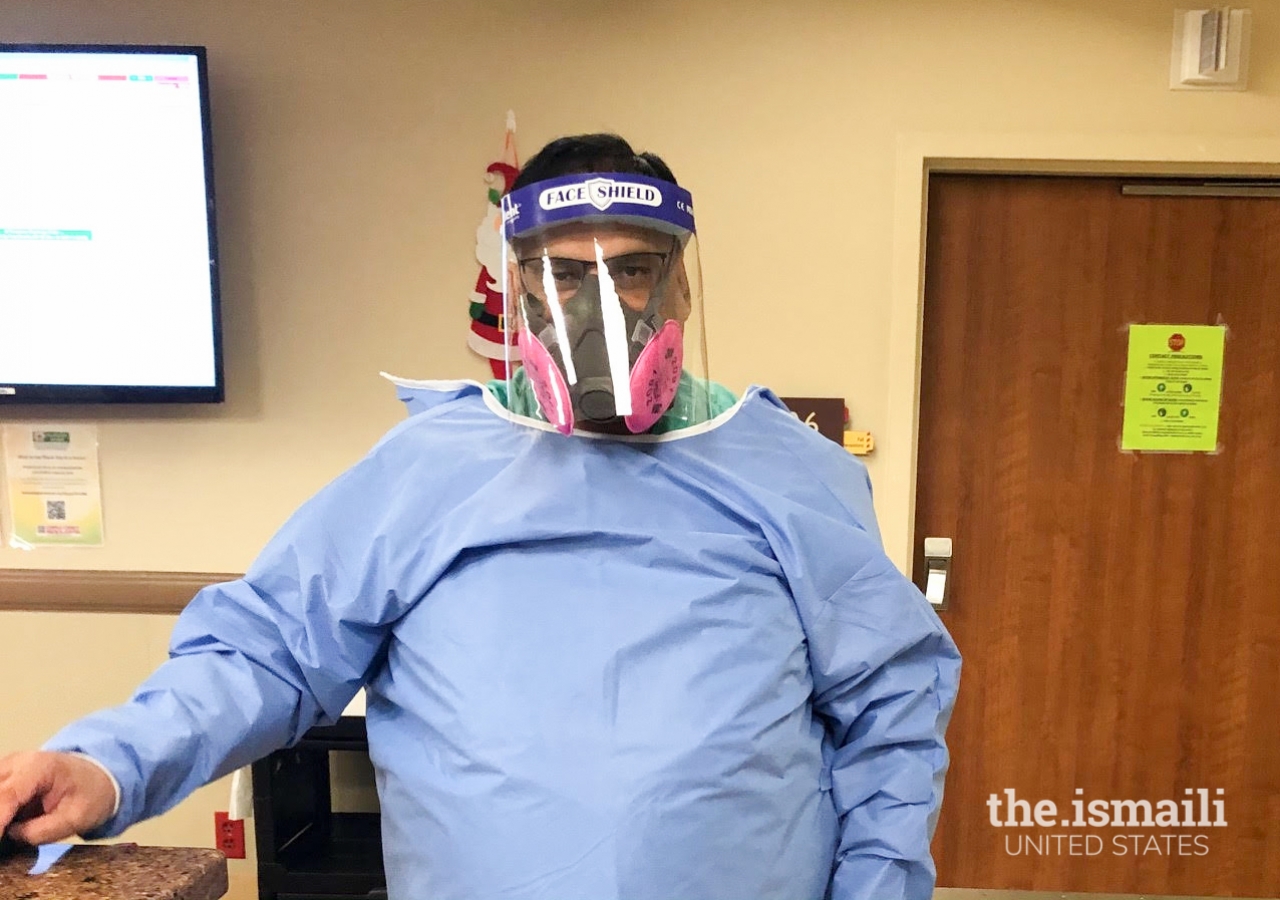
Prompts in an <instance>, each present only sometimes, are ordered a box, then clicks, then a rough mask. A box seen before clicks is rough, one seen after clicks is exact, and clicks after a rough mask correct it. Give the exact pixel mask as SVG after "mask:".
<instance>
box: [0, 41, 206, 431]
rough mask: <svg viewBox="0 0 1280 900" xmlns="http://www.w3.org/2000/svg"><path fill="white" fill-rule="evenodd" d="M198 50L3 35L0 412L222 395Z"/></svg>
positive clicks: (0, 54)
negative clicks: (17, 39) (18, 40)
mask: <svg viewBox="0 0 1280 900" xmlns="http://www.w3.org/2000/svg"><path fill="white" fill-rule="evenodd" d="M211 144H212V141H211V137H210V124H209V85H208V77H207V68H206V63H205V51H204V48H203V47H152V46H103V45H91V46H84V45H77V46H70V45H45V44H40V45H31V44H24V45H17V44H0V406H3V405H6V404H14V403H175V402H176V403H217V402H220V401H221V400H222V399H223V376H222V333H221V323H220V312H219V301H218V254H217V242H216V239H215V227H214V204H213V160H212V150H211Z"/></svg>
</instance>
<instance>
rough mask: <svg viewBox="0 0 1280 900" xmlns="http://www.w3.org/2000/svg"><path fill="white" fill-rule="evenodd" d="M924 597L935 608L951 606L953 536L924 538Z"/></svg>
mask: <svg viewBox="0 0 1280 900" xmlns="http://www.w3.org/2000/svg"><path fill="white" fill-rule="evenodd" d="M924 564H925V582H924V598H925V599H926V600H928V601H929V605H930V606H932V607H933V608H934V609H939V610H941V609H947V608H949V604H948V600H949V599H950V597H949V591H948V588H949V587H950V586H951V538H945V537H927V538H925V539H924Z"/></svg>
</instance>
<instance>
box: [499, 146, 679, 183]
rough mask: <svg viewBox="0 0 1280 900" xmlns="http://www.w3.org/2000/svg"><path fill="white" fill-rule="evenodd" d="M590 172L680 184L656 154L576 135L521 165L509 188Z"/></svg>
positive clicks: (543, 150)
mask: <svg viewBox="0 0 1280 900" xmlns="http://www.w3.org/2000/svg"><path fill="white" fill-rule="evenodd" d="M589 172H620V173H622V174H623V175H645V176H647V177H649V178H657V179H660V180H662V181H669V182H671V183H672V184H678V183H679V182H677V181H676V176H675V175H673V174H671V169H670V168H669V167H668V166H667V164H666V163H665V162H663V161H662V158H661V157H659V156H658V155H657V154H655V153H636V151H635V150H633V149H632V148H631V145H630V144H628V143H627V142H626V141H625V140H623V139H622V138H620V137H618V136H617V135H616V134H575V135H570V136H568V137H562V138H556V139H555V140H554V141H552V142H551V143H549V144H547V146H545V147H543V148H542V149H541V150H539V151H538V152H537V153H535V154H534V155H533V158H532V159H530V160H529V161H528V162H527V163H525V164H524V168H523V169H521V170H520V174H519V175H518V176H516V180H515V182H514V183H513V184H512V186H511V189H512V190H513V191H514V190H517V189H519V188H522V187H527V186H528V185H531V184H536V183H537V182H539V181H546V180H547V179H548V178H558V177H560V176H561V175H585V174H587V173H589Z"/></svg>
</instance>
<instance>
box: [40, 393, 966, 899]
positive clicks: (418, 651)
mask: <svg viewBox="0 0 1280 900" xmlns="http://www.w3.org/2000/svg"><path fill="white" fill-rule="evenodd" d="M401 390H402V396H403V398H404V399H405V400H406V401H407V402H408V404H409V407H410V410H411V412H413V413H414V414H413V415H411V416H410V418H409V419H408V420H407V421H405V422H404V423H402V424H401V425H399V426H398V427H396V428H394V429H392V430H391V431H390V432H389V433H388V434H387V435H386V437H385V438H384V439H383V440H382V441H381V442H380V443H379V444H378V445H377V446H376V447H375V448H374V449H373V450H372V451H371V452H370V453H369V454H368V455H367V456H366V457H365V458H364V459H363V460H362V461H361V462H359V463H358V464H356V465H355V466H354V467H352V468H351V469H350V470H349V471H347V472H346V473H345V474H343V475H341V476H340V477H339V478H338V479H337V480H335V481H334V482H333V483H332V484H330V485H329V486H328V487H326V488H324V489H323V490H322V491H321V492H320V493H319V494H318V495H317V496H316V497H314V498H313V499H312V500H310V501H309V502H308V503H306V504H305V505H304V506H303V507H302V508H301V509H300V510H299V511H298V512H297V513H296V514H295V515H294V516H293V517H292V518H291V519H290V521H289V522H288V523H287V524H286V525H285V526H284V527H283V529H282V530H281V531H280V532H279V534H278V535H277V536H276V537H275V538H274V539H273V540H272V541H271V542H270V544H269V545H268V546H267V547H266V549H265V550H264V552H263V553H262V555H261V556H260V557H259V558H258V559H257V560H256V561H255V562H254V564H253V565H252V567H251V568H250V570H249V571H248V573H247V574H246V575H245V577H244V578H243V579H241V580H239V581H234V582H230V583H227V584H218V585H213V586H210V587H208V588H206V589H204V590H202V591H200V593H199V594H198V595H197V596H196V597H195V598H194V600H193V601H192V603H191V604H190V606H189V607H188V608H187V610H186V611H185V612H184V613H183V614H182V615H181V617H180V618H179V620H178V624H177V627H176V630H175V633H174V637H173V643H172V647H171V658H170V659H169V661H168V662H166V663H165V664H164V665H163V666H161V667H160V669H159V670H158V671H157V672H156V673H155V674H154V675H153V676H152V677H151V678H150V679H149V680H148V681H146V682H145V683H144V684H143V685H142V687H141V688H140V689H139V691H138V692H137V694H136V695H135V696H134V697H133V698H132V699H131V700H130V701H129V702H127V703H125V704H124V705H122V706H119V707H116V708H114V709H110V710H105V711H103V712H100V713H96V714H94V715H91V716H89V717H88V718H85V719H83V720H81V721H79V722H76V723H74V724H73V725H71V726H69V727H68V728H66V729H65V730H63V731H62V732H61V733H59V734H58V735H57V736H56V737H55V738H54V739H53V740H52V741H51V742H50V743H49V744H48V745H47V746H48V748H50V749H59V750H75V751H80V752H83V753H86V754H89V755H90V756H92V757H93V758H95V759H97V760H99V761H101V762H102V763H103V764H105V765H106V767H107V768H108V769H109V770H110V771H111V772H112V773H113V774H114V775H115V776H116V778H117V780H118V781H119V783H120V785H121V788H122V802H121V805H120V808H119V810H118V812H117V814H116V815H115V816H114V817H113V818H112V819H111V820H109V821H108V822H107V823H106V824H105V825H104V826H103V827H102V828H101V829H100V830H99V831H98V832H95V834H94V835H93V836H97V837H105V836H112V835H115V834H118V833H119V832H120V831H122V830H123V829H125V828H126V827H128V826H129V825H130V824H132V823H134V822H137V821H139V820H140V819H143V818H145V817H148V816H153V815H156V814H158V813H161V812H163V811H164V810H166V809H168V808H170V807H171V806H173V805H174V804H175V803H177V802H178V801H179V800H181V799H182V798H183V797H185V796H186V795H187V794H188V793H190V792H191V791H192V790H194V789H195V788H197V787H199V786H200V785H202V784H204V783H206V782H208V781H209V780H211V779H214V778H217V777H219V776H221V775H224V774H226V773H227V772H230V771H232V770H233V769H235V768H237V767H240V766H243V765H245V764H247V763H249V762H251V761H252V760H255V759H258V758H260V757H262V756H264V755H266V754H268V753H270V752H271V751H273V750H276V749H277V748H280V747H283V746H285V745H288V744H290V743H292V742H295V741H297V740H299V739H300V738H301V737H302V735H303V733H304V732H306V731H307V729H309V728H310V727H311V726H313V725H315V724H316V723H318V722H330V721H333V720H334V719H336V718H337V717H338V716H339V715H340V713H341V712H342V710H343V708H344V707H345V706H346V705H347V703H348V701H349V700H350V699H351V698H352V696H353V695H354V694H355V693H356V691H357V690H358V689H359V688H360V687H361V686H366V687H367V706H368V730H369V747H370V756H371V758H372V761H373V765H374V767H375V771H376V775H377V785H378V793H379V797H380V800H381V807H382V828H383V838H384V841H383V844H384V853H385V860H386V874H387V882H388V888H389V893H390V896H391V898H392V900H773V898H777V900H821V898H824V897H830V898H832V900H864V898H865V900H871V898H875V900H893V898H900V897H901V898H918V900H924V898H926V897H928V896H929V895H930V893H931V890H932V886H933V866H932V862H931V859H930V855H929V838H930V834H931V832H932V828H933V823H934V819H935V816H936V812H937V809H938V805H939V803H940V801H941V795H942V783H943V775H944V772H945V770H946V766H947V752H946V747H945V744H944V743H943V732H944V729H945V727H946V722H947V718H948V715H949V713H950V710H951V707H952V703H953V700H954V697H955V692H956V687H957V681H958V677H959V658H958V655H957V653H956V650H955V646H954V645H953V643H952V642H951V640H950V638H949V637H948V636H947V633H946V631H945V630H944V628H943V626H942V625H941V623H940V622H939V620H938V618H937V616H936V615H935V614H934V613H933V611H932V609H931V608H930V607H929V605H928V604H927V603H926V602H925V600H924V599H923V598H922V597H921V595H920V594H919V592H918V591H917V590H916V589H915V588H914V587H913V586H912V585H911V583H910V582H909V581H908V580H907V579H905V578H904V577H903V576H902V575H901V574H900V573H899V572H898V571H897V569H895V568H894V566H893V565H892V564H891V563H890V561H889V560H888V559H887V558H886V556H885V554H884V552H883V550H882V549H881V544H880V540H879V536H878V534H877V531H876V526H875V522H874V515H873V513H872V507H871V495H870V490H869V487H868V481H867V477H866V473H865V469H864V468H863V467H862V466H861V465H860V464H859V463H858V462H857V461H855V460H854V459H853V458H851V457H850V456H849V455H848V454H847V453H846V452H845V451H844V450H843V449H842V448H840V447H838V446H837V445H836V444H834V443H832V442H830V441H828V440H826V439H825V438H822V437H820V436H818V435H817V434H816V433H815V432H814V431H812V430H811V429H809V428H806V427H805V426H804V425H802V424H801V423H800V422H798V421H797V420H796V418H795V417H794V416H792V415H791V414H790V413H789V412H788V411H787V410H786V409H785V408H784V407H783V406H782V404H781V403H780V402H779V401H778V400H777V399H776V398H775V397H774V396H773V395H772V394H770V393H769V392H767V391H764V390H761V389H755V388H753V389H751V390H750V391H749V392H748V393H747V394H746V395H745V396H744V397H743V398H742V400H741V401H740V402H739V403H738V404H737V405H736V406H735V407H733V408H732V409H730V410H729V411H728V412H726V413H724V414H723V415H720V416H718V417H716V418H715V419H713V420H711V421H710V422H707V423H705V424H704V425H701V426H697V427H694V428H689V429H685V430H684V431H682V432H679V433H677V434H674V435H667V436H664V437H663V438H658V439H654V438H652V437H649V438H648V439H645V438H644V437H642V438H641V439H633V440H617V439H600V438H588V437H575V438H566V437H563V436H560V435H558V434H554V433H550V432H549V431H548V430H546V429H545V426H544V427H538V426H537V425H536V424H535V423H532V422H525V423H524V424H518V423H513V422H511V421H509V420H508V419H507V418H505V417H504V416H503V415H500V412H501V409H500V407H498V405H497V401H496V400H495V398H494V397H493V395H492V394H491V393H489V392H488V391H487V390H486V389H484V388H482V387H481V386H480V385H477V384H467V383H453V384H450V385H442V386H440V387H438V388H434V389H433V388H426V387H423V388H414V387H402V388H401Z"/></svg>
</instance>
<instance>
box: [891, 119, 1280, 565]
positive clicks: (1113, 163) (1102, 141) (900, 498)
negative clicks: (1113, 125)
mask: <svg viewBox="0 0 1280 900" xmlns="http://www.w3.org/2000/svg"><path fill="white" fill-rule="evenodd" d="M1278 160H1280V139H1275V138H1267V139H1224V138H1213V137H1206V136H1197V135H1151V134H1148V135H1087V134H1067V135H1052V134H1031V135H1028V134H976V133H954V134H940V133H904V134H900V135H899V136H898V140H897V147H896V153H895V166H894V200H893V249H892V259H891V265H892V277H891V287H890V297H889V303H890V311H889V312H890V315H889V347H888V372H887V374H888V386H889V387H888V397H887V398H886V418H885V430H884V433H883V435H882V438H881V439H880V440H879V441H878V443H879V447H880V451H881V460H882V462H881V464H880V465H879V466H878V467H877V469H878V472H877V484H876V493H877V495H878V500H879V502H878V503H877V504H876V505H877V507H878V515H879V518H880V530H881V534H882V535H883V537H884V543H885V550H886V552H887V553H888V554H889V558H890V559H892V560H893V562H894V563H895V564H897V566H898V567H899V568H900V569H901V570H902V571H904V572H906V573H908V574H910V573H911V568H912V564H913V558H914V547H915V515H916V480H917V471H916V466H917V452H916V451H917V445H918V443H919V435H920V377H921V364H922V360H921V352H920V348H921V339H922V335H923V329H922V326H923V322H924V251H925V229H926V227H927V225H928V221H927V219H928V197H929V191H928V186H929V176H930V175H931V174H933V173H935V172H937V173H943V172H959V173H991V174H1008V175H1012V174H1017V175H1086V176H1120V177H1125V176H1148V177H1151V176H1160V177H1180V176H1186V177H1193V178H1196V177H1210V178H1212V177H1232V178H1251V177H1258V178H1277V177H1280V162H1277V161H1278Z"/></svg>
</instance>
